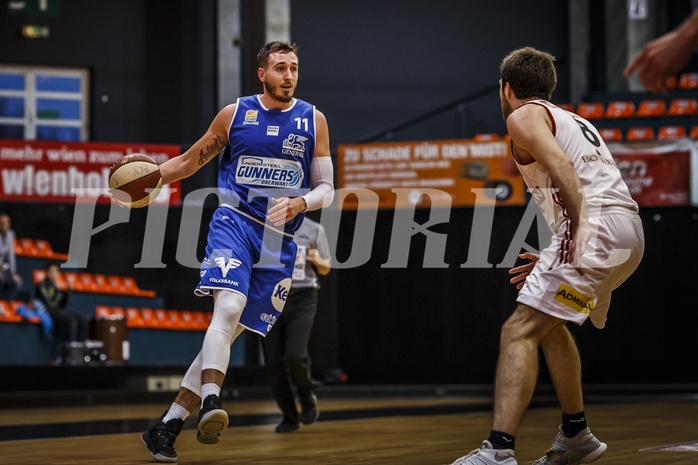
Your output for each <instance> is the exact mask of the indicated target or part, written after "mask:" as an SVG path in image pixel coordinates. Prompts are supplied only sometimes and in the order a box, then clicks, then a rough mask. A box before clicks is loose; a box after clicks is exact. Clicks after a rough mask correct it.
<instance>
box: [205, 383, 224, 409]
mask: <svg viewBox="0 0 698 465" xmlns="http://www.w3.org/2000/svg"><path fill="white" fill-rule="evenodd" d="M211 394H213V395H216V396H220V395H221V388H220V386H218V385H217V384H216V383H206V384H204V385H202V386H201V403H202V404H203V402H204V399H205V398H207V397H208V396H210V395H211Z"/></svg>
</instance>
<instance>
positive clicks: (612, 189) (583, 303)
mask: <svg viewBox="0 0 698 465" xmlns="http://www.w3.org/2000/svg"><path fill="white" fill-rule="evenodd" d="M500 69H501V79H500V81H499V97H500V100H501V106H502V115H503V117H504V120H505V122H506V125H507V130H508V132H509V135H510V136H511V148H512V154H513V156H514V160H515V162H516V164H517V166H518V168H519V171H520V172H521V174H522V176H523V178H524V181H525V182H526V185H527V186H528V189H529V191H530V192H531V194H532V197H533V199H534V200H535V201H536V203H537V204H538V207H539V209H540V211H541V213H542V214H543V217H544V218H545V220H546V222H547V223H548V226H549V227H550V230H551V231H552V233H553V236H552V241H551V243H550V245H549V246H547V247H546V248H544V249H543V250H542V251H541V253H540V255H535V254H532V253H530V252H526V253H524V254H522V255H521V258H523V259H526V260H530V262H529V263H526V264H524V265H521V266H517V267H515V268H512V269H511V270H510V274H513V275H515V276H514V277H513V278H512V279H511V282H512V283H514V284H516V285H517V288H518V289H520V290H519V295H518V297H517V299H516V300H517V305H516V308H515V310H514V313H513V314H512V315H511V316H510V317H509V319H507V321H506V322H505V323H504V326H503V328H502V331H501V337H500V348H499V359H498V362H497V370H496V380H495V387H494V415H493V420H492V429H491V430H490V435H489V437H488V439H487V440H486V441H483V443H482V447H481V448H479V449H476V450H474V451H473V452H471V453H470V454H468V455H466V456H464V457H461V458H459V459H457V460H456V461H455V462H453V465H497V464H500V465H516V463H517V462H516V459H515V458H514V450H515V439H516V434H517V431H518V429H519V424H520V422H521V418H522V416H523V414H524V412H525V410H526V408H527V407H528V404H529V403H530V401H531V397H532V396H533V391H534V389H535V385H536V378H537V375H538V348H539V347H541V348H542V349H543V353H544V355H545V360H546V362H547V366H548V370H549V371H550V376H551V378H552V381H553V384H554V385H555V392H556V393H557V396H558V400H559V402H560V408H561V409H562V424H560V426H559V428H558V434H557V435H556V436H555V439H554V440H553V444H552V447H551V448H550V449H549V450H548V451H547V452H546V453H545V455H544V456H543V457H541V458H540V459H539V460H537V461H536V462H535V464H534V465H562V464H564V465H576V464H581V463H591V462H595V461H596V460H598V459H599V458H601V456H602V455H603V454H604V452H605V451H606V444H604V443H603V442H601V441H599V440H598V439H597V438H596V437H595V436H594V435H593V434H592V433H591V431H590V430H589V427H588V426H587V420H586V416H585V415H584V402H583V397H582V382H581V363H580V357H579V352H578V350H577V346H576V344H575V341H574V339H573V338H572V335H571V333H570V332H569V330H568V329H567V327H566V324H567V323H568V322H571V323H575V324H578V325H581V324H583V323H584V322H585V321H586V320H587V319H590V320H591V322H592V324H593V325H594V326H595V327H597V328H599V329H601V328H603V327H604V325H605V324H606V316H607V314H608V309H609V306H610V303H611V293H612V291H613V290H614V289H616V288H617V287H618V286H620V285H621V284H622V283H623V282H625V281H626V280H627V279H628V278H629V277H630V276H631V275H632V273H633V272H634V271H635V269H636V268H637V266H638V265H639V263H640V261H641V259H642V255H643V253H644V246H645V241H644V233H643V229H642V220H641V219H640V216H639V215H638V206H637V203H636V202H635V201H634V200H633V199H632V197H631V196H630V192H629V190H628V187H627V185H626V184H625V182H624V181H623V178H622V177H621V174H620V171H619V169H618V166H616V163H615V161H614V160H613V155H612V154H611V153H610V151H609V150H608V147H606V144H605V143H604V142H603V139H601V136H600V135H599V132H598V131H597V130H596V128H594V126H592V125H591V123H589V121H587V120H585V119H584V118H581V117H579V116H578V115H575V114H574V113H571V112H568V111H565V110H563V109H562V108H560V107H557V106H555V105H553V104H552V103H550V98H551V96H552V94H553V90H554V89H555V85H556V83H557V75H556V72H555V65H554V58H553V57H552V56H551V55H550V54H548V53H545V52H542V51H539V50H536V49H533V48H531V47H525V48H522V49H519V50H515V51H513V52H511V53H510V54H509V55H507V56H506V57H505V58H504V59H503V60H502V63H501V66H500Z"/></svg>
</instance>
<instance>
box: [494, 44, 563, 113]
mask: <svg viewBox="0 0 698 465" xmlns="http://www.w3.org/2000/svg"><path fill="white" fill-rule="evenodd" d="M499 70H500V71H501V79H502V86H504V84H506V83H507V82H508V83H509V86H510V87H511V90H512V91H513V92H514V95H516V98H518V99H527V98H540V99H543V100H550V99H551V98H552V96H553V91H554V90H555V86H556V85H557V73H556V72H555V57H554V56H552V55H551V54H549V53H547V52H542V51H540V50H536V49H535V48H533V47H524V48H520V49H518V50H514V51H513V52H511V53H509V55H507V56H505V57H504V59H503V60H502V63H501V64H500V65H499Z"/></svg>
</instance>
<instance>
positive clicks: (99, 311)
mask: <svg viewBox="0 0 698 465" xmlns="http://www.w3.org/2000/svg"><path fill="white" fill-rule="evenodd" d="M95 318H96V319H98V320H109V319H111V307H110V306H108V305H97V306H96V307H95Z"/></svg>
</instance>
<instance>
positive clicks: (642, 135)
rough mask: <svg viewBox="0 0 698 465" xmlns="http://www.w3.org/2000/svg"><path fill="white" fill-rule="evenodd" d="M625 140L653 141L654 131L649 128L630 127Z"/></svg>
mask: <svg viewBox="0 0 698 465" xmlns="http://www.w3.org/2000/svg"><path fill="white" fill-rule="evenodd" d="M625 138H626V140H629V141H639V140H654V129H653V128H651V127H650V126H643V127H632V128H630V129H628V133H627V134H626V136H625Z"/></svg>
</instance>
